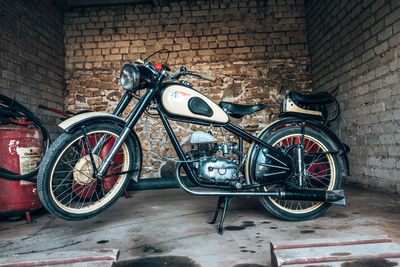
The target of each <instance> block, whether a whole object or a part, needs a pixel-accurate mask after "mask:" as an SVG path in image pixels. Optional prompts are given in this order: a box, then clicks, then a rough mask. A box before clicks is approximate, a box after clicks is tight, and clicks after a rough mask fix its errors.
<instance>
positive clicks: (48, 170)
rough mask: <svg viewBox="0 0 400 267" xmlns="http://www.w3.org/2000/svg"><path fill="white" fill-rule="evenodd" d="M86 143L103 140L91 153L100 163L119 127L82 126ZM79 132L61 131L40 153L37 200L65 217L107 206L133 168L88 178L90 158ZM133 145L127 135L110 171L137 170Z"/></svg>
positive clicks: (96, 211)
mask: <svg viewBox="0 0 400 267" xmlns="http://www.w3.org/2000/svg"><path fill="white" fill-rule="evenodd" d="M86 131H87V135H88V139H89V143H90V146H91V147H92V149H93V147H94V145H95V143H96V142H98V140H100V138H101V136H102V137H103V139H102V140H107V141H105V142H103V144H104V145H102V148H101V150H100V152H99V153H97V154H96V155H93V157H94V160H95V162H96V165H100V164H101V162H102V160H104V158H105V155H107V154H108V153H107V152H108V151H109V149H110V147H112V144H113V142H115V139H116V138H118V136H120V134H121V132H122V128H120V127H119V126H117V125H114V124H111V123H105V124H95V125H89V126H86ZM84 140H85V138H84V135H83V133H82V131H80V130H78V131H76V132H74V133H71V134H69V133H62V134H61V135H60V136H59V137H58V138H57V139H56V140H55V142H54V143H53V144H52V145H51V147H50V149H49V150H48V151H47V153H46V155H45V156H44V158H43V160H42V162H41V164H40V169H39V174H38V179H37V187H38V193H39V197H40V200H41V202H42V203H43V205H44V207H45V208H46V209H47V210H48V211H50V212H51V213H52V214H54V215H56V216H58V217H60V218H62V219H65V220H74V221H75V220H85V219H88V218H91V217H93V216H95V215H98V214H99V213H101V212H103V211H104V210H105V209H107V208H108V207H110V206H111V205H112V204H113V203H114V202H115V201H116V200H117V199H118V198H119V196H120V195H121V193H122V192H123V191H124V190H125V188H126V186H127V184H128V182H129V180H130V178H131V177H133V176H135V175H137V173H136V171H135V172H132V173H129V174H122V175H117V176H113V177H108V178H105V179H103V180H97V179H93V178H92V175H91V174H92V164H91V162H92V161H91V158H90V155H89V154H88V148H87V145H86V142H85V141H84ZM135 150H137V144H135V142H133V140H132V139H131V138H127V139H126V141H125V142H124V143H123V145H122V146H121V148H120V150H119V151H118V153H117V156H116V158H115V159H114V161H113V163H112V164H111V166H110V169H109V171H108V172H107V173H108V174H110V173H111V172H113V173H116V174H117V173H118V172H123V171H128V170H137V172H140V166H138V164H141V156H140V159H137V158H135V157H137V156H138V153H136V152H137V151H135Z"/></svg>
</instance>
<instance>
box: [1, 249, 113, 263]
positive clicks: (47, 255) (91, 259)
mask: <svg viewBox="0 0 400 267" xmlns="http://www.w3.org/2000/svg"><path fill="white" fill-rule="evenodd" d="M118 257H119V250H118V249H96V250H88V251H84V250H80V251H62V252H39V253H28V254H24V255H16V256H14V257H6V258H0V266H1V267H24V266H68V267H76V266H96V267H110V266H113V264H114V263H115V262H117V260H118Z"/></svg>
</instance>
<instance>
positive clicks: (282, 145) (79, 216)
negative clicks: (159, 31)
mask: <svg viewBox="0 0 400 267" xmlns="http://www.w3.org/2000/svg"><path fill="white" fill-rule="evenodd" d="M162 52H165V53H168V55H167V57H166V58H167V59H166V60H165V63H164V64H152V63H151V62H150V61H149V58H150V57H151V56H153V55H154V54H156V53H162ZM154 54H152V55H151V56H150V57H147V58H146V59H144V60H138V61H137V62H131V63H129V64H126V65H124V66H123V68H122V70H121V73H120V83H121V86H122V87H123V88H124V89H125V90H126V93H125V95H124V96H123V98H122V99H121V101H120V102H119V104H118V105H117V107H116V108H115V110H114V112H113V114H109V113H105V112H88V113H83V114H80V115H77V116H74V117H71V118H69V119H67V120H65V121H63V122H62V123H61V124H60V125H59V126H60V127H61V128H62V129H63V130H64V132H63V133H62V134H61V135H60V136H59V137H58V138H57V139H56V140H55V141H54V143H53V144H52V146H51V147H50V149H49V150H48V152H47V153H46V155H45V156H44V158H43V160H42V162H41V165H40V170H39V174H38V180H37V183H38V191H39V196H40V199H41V201H42V203H43V205H44V206H45V207H46V208H47V209H48V210H49V211H50V212H51V213H53V214H54V215H56V216H58V217H60V218H63V219H66V220H84V219H88V218H90V217H93V216H95V215H97V214H99V213H101V212H103V211H104V210H105V209H106V208H108V207H110V206H111V205H112V204H113V203H114V202H115V201H116V200H117V199H118V198H119V197H120V195H121V193H122V192H123V191H124V190H125V188H126V187H127V185H128V182H129V181H130V180H131V179H133V180H134V181H136V182H137V181H138V178H139V176H140V171H141V166H142V151H141V145H140V141H139V138H138V136H137V134H136V133H135V131H134V129H133V128H134V126H135V125H136V123H137V122H138V120H139V118H140V117H141V116H142V115H143V114H144V113H146V114H148V112H149V110H150V109H152V110H153V112H152V113H151V114H149V115H154V114H156V115H157V116H158V117H159V118H160V119H161V122H162V125H163V126H164V128H165V131H166V132H167V134H168V136H169V138H170V140H171V142H172V144H173V147H174V149H175V151H176V153H177V155H178V157H179V160H176V162H178V163H179V164H178V166H177V168H176V180H177V182H178V184H179V185H180V187H181V188H182V189H183V190H185V191H186V192H188V193H190V194H193V195H196V196H218V197H219V198H218V203H217V209H216V212H215V216H214V218H213V220H212V222H211V223H215V222H216V219H217V217H218V213H219V211H220V210H222V215H221V218H220V223H219V228H218V229H219V233H222V230H223V222H224V218H225V214H226V211H227V208H228V205H229V203H230V201H231V199H232V197H235V196H241V197H244V196H245V197H249V196H256V197H259V199H260V201H261V203H262V204H263V206H264V207H265V208H266V209H267V210H268V211H269V212H271V213H272V214H273V215H275V216H277V217H279V218H281V219H283V220H289V221H301V220H309V219H313V218H315V217H317V216H320V215H321V214H322V213H323V212H324V211H326V210H327V209H328V207H329V206H330V205H331V204H332V203H335V204H339V205H345V200H344V193H343V190H341V189H340V187H341V177H342V175H343V174H347V173H348V160H347V156H346V148H345V146H344V145H343V144H342V143H341V142H340V140H339V139H338V138H337V136H336V135H335V134H334V133H333V132H332V131H331V130H330V129H329V128H328V127H327V126H326V125H325V122H326V121H327V112H326V106H327V105H328V104H332V103H337V102H336V100H334V98H333V97H332V96H331V95H330V94H329V93H318V94H315V95H302V94H299V93H296V92H289V91H286V96H285V97H284V99H283V101H282V112H281V117H280V119H279V120H278V121H276V122H274V123H272V124H271V125H270V126H268V127H267V128H266V129H264V130H263V131H262V132H261V134H260V135H259V136H253V135H252V134H249V133H248V132H246V131H245V130H243V129H241V128H240V127H239V126H237V125H235V124H234V123H232V122H231V120H230V119H229V117H230V116H231V117H235V118H241V117H243V116H245V115H250V114H252V113H255V112H257V111H259V110H262V109H263V108H264V106H263V105H261V104H258V105H251V106H249V105H239V104H234V103H229V102H220V103H219V104H216V103H214V102H213V101H211V100H210V99H209V98H207V97H206V96H205V95H203V94H201V93H200V92H198V91H196V90H195V89H193V88H192V85H191V84H190V83H189V82H187V81H184V80H180V81H179V79H180V78H181V77H183V76H187V75H190V76H193V77H197V78H201V79H205V80H209V81H215V80H216V78H215V77H213V76H210V75H206V74H201V73H197V72H193V71H189V70H187V69H186V68H185V67H181V68H180V71H179V72H177V73H169V72H170V68H169V67H168V65H167V61H168V56H169V52H168V51H165V50H160V51H157V52H155V53H154ZM139 90H145V92H144V93H142V95H141V96H140V95H138V93H137V92H138V91H139ZM281 91H282V90H281ZM281 93H282V92H280V95H281ZM133 98H137V99H138V103H137V104H136V106H135V108H134V109H133V110H132V112H131V113H130V114H129V115H128V116H127V118H126V119H122V118H121V117H120V115H121V114H122V113H123V111H124V110H125V109H126V107H127V106H128V104H129V103H130V101H131V100H132V99H133ZM169 120H175V121H179V122H187V123H193V124H199V125H206V126H212V127H222V128H223V129H225V130H227V131H229V132H230V133H232V134H233V135H234V136H235V137H236V138H237V142H232V143H226V142H221V143H220V144H218V140H217V138H216V137H215V136H213V135H212V134H211V133H206V132H202V131H195V132H193V134H192V135H191V136H190V144H191V150H190V151H186V152H185V151H184V150H183V149H182V147H181V145H180V144H179V141H178V138H177V137H176V136H175V134H174V131H173V129H172V127H171V125H170V123H169ZM146 131H147V117H146ZM147 137H148V134H147ZM149 142H150V140H149ZM244 142H248V143H249V144H250V148H249V149H248V152H247V153H245V152H244V151H243V146H244ZM150 144H151V143H150ZM153 148H154V147H153ZM182 168H183V170H182ZM183 173H185V174H186V176H187V178H188V180H189V181H190V182H191V183H193V184H194V185H195V186H196V187H190V188H189V186H188V184H187V183H186V182H184V179H182V178H183V177H182V175H183ZM199 187H201V188H199ZM202 188H203V189H202Z"/></svg>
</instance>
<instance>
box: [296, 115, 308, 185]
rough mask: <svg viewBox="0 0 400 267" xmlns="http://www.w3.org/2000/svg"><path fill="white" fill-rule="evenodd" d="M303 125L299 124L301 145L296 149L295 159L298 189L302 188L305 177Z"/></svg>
mask: <svg viewBox="0 0 400 267" xmlns="http://www.w3.org/2000/svg"><path fill="white" fill-rule="evenodd" d="M305 125H306V123H305V122H304V121H302V123H301V144H298V145H297V147H296V159H297V172H298V185H299V187H303V185H304V179H305V176H306V173H305V164H304V148H305V146H304V135H305Z"/></svg>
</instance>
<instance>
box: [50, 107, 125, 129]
mask: <svg viewBox="0 0 400 267" xmlns="http://www.w3.org/2000/svg"><path fill="white" fill-rule="evenodd" d="M97 122H111V123H115V124H118V126H121V127H122V128H124V127H125V121H124V120H123V119H121V118H120V117H118V116H115V115H113V114H110V113H107V112H85V113H82V114H79V115H75V116H72V117H71V118H69V119H67V120H65V121H63V122H62V123H60V124H59V125H58V126H60V127H61V128H62V129H63V130H64V131H66V132H67V133H71V132H74V131H75V130H76V129H78V128H80V127H81V126H82V125H88V124H92V123H97Z"/></svg>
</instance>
